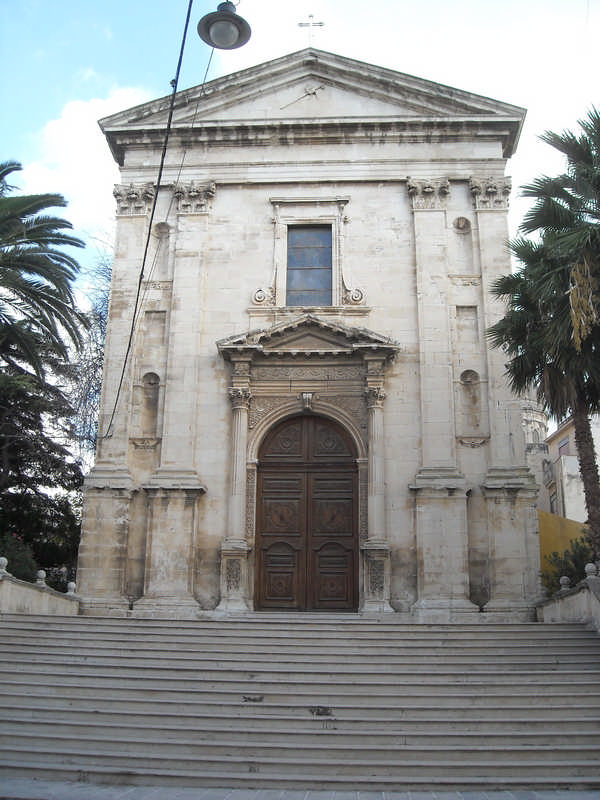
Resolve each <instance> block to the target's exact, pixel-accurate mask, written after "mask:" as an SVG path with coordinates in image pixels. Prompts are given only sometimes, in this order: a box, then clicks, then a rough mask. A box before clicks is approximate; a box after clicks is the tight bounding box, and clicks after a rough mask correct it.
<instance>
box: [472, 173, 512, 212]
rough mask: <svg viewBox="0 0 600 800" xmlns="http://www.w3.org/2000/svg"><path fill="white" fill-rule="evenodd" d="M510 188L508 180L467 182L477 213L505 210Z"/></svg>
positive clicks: (487, 179) (478, 179) (479, 179)
mask: <svg viewBox="0 0 600 800" xmlns="http://www.w3.org/2000/svg"><path fill="white" fill-rule="evenodd" d="M511 188H512V184H511V180H510V178H501V179H499V180H494V178H484V179H481V178H471V179H470V181H469V189H470V190H471V195H472V196H473V204H474V205H475V208H476V209H477V210H478V211H481V210H492V211H494V210H496V211H503V210H505V209H507V208H508V199H509V196H510V190H511Z"/></svg>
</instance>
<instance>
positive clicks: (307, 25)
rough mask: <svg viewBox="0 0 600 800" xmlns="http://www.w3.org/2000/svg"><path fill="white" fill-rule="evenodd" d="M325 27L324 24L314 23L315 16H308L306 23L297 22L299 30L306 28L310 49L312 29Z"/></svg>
mask: <svg viewBox="0 0 600 800" xmlns="http://www.w3.org/2000/svg"><path fill="white" fill-rule="evenodd" d="M324 25H325V23H324V22H315V15H314V14H309V15H308V22H299V23H298V27H299V28H308V46H309V47H310V46H311V44H312V42H313V28H322V27H323V26H324Z"/></svg>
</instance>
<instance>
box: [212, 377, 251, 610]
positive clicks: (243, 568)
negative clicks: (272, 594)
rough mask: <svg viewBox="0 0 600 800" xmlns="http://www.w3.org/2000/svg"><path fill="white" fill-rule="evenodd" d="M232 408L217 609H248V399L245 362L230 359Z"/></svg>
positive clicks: (249, 395)
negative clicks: (228, 469) (228, 474)
mask: <svg viewBox="0 0 600 800" xmlns="http://www.w3.org/2000/svg"><path fill="white" fill-rule="evenodd" d="M233 372H234V375H233V381H234V384H237V385H234V386H232V387H231V388H230V389H229V399H230V400H231V407H232V441H231V483H230V489H229V498H228V502H227V507H228V517H227V537H226V539H225V541H224V542H223V544H222V545H221V581H220V582H221V602H220V603H219V605H218V610H219V611H246V610H247V609H248V597H249V586H248V552H249V547H248V543H247V541H246V485H247V481H248V477H247V463H246V460H247V444H248V408H249V405H250V400H251V397H252V395H251V393H250V388H249V385H248V384H249V363H248V362H242V363H241V364H240V363H239V362H234V368H233Z"/></svg>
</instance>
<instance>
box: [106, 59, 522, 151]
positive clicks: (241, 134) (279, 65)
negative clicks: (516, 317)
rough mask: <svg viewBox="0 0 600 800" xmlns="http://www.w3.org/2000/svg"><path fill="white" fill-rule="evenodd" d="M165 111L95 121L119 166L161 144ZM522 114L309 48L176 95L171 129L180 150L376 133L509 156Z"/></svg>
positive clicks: (161, 107) (150, 108)
mask: <svg viewBox="0 0 600 800" xmlns="http://www.w3.org/2000/svg"><path fill="white" fill-rule="evenodd" d="M169 105H170V97H164V98H160V99H158V100H155V101H152V102H150V103H144V104H142V105H139V106H137V107H135V108H132V109H129V110H127V111H123V112H120V113H118V114H114V115H112V116H110V117H106V118H104V119H103V120H101V121H100V126H101V128H102V130H103V131H104V133H105V135H106V137H107V139H108V140H109V145H110V147H111V150H112V152H113V155H114V157H115V159H116V160H117V161H118V162H119V163H121V164H122V163H123V156H124V150H125V149H126V148H127V147H128V146H131V145H133V144H134V143H136V142H137V144H138V145H139V144H141V145H144V146H146V147H147V146H149V145H151V144H152V143H153V141H154V137H157V140H158V139H160V137H161V134H162V132H164V128H165V124H166V121H167V118H168V113H169ZM524 115H525V112H524V109H522V108H519V107H517V106H513V105H509V104H507V103H502V102H500V101H497V100H493V99H490V98H487V97H483V96H481V95H476V94H473V93H470V92H465V91H462V90H459V89H455V88H452V87H449V86H444V85H442V84H439V83H435V82H433V81H428V80H424V79H422V78H417V77H414V76H412V75H406V74H404V73H400V72H396V71H394V70H390V69H385V68H382V67H378V66H374V65H372V64H365V63H363V62H360V61H356V60H354V59H350V58H346V57H343V56H338V55H334V54H332V53H326V52H324V51H321V50H316V49H314V48H308V49H305V50H301V51H299V52H296V53H292V54H290V55H287V56H283V57H282V58H278V59H275V60H273V61H270V62H267V63H264V64H259V65H257V66H254V67H250V68H249V69H245V70H242V71H240V72H236V73H233V74H231V75H227V76H224V77H222V78H217V79H216V80H214V81H210V82H209V83H207V84H205V85H204V86H196V87H193V88H191V89H188V90H185V91H182V92H179V93H178V94H177V97H176V100H175V107H174V117H173V128H172V130H173V136H174V137H175V138H176V139H177V138H179V139H180V140H185V141H186V143H187V144H194V143H196V142H210V143H216V142H218V141H222V142H223V143H225V144H227V145H230V146H231V145H233V146H236V145H238V146H240V145H243V146H244V147H248V146H249V145H252V144H273V143H274V142H275V143H277V137H278V136H280V135H281V136H284V137H285V136H286V135H293V136H294V140H295V141H298V137H301V138H303V139H304V140H305V141H306V140H308V139H313V140H314V141H327V142H332V143H333V142H335V141H340V140H343V139H344V138H346V140H348V137H349V138H350V139H352V138H354V139H355V140H356V139H358V138H371V137H372V136H373V135H374V133H375V132H376V133H377V135H378V136H379V137H380V138H381V137H391V138H399V139H403V140H406V139H407V138H410V137H417V138H418V139H419V140H420V141H435V140H437V138H438V137H441V138H445V139H457V138H462V139H464V138H465V137H466V138H478V139H480V138H481V136H491V137H493V138H494V139H495V140H496V141H498V140H500V141H501V142H502V147H503V152H504V157H506V158H507V157H509V156H510V155H512V153H513V151H514V148H515V146H516V143H517V140H518V137H519V134H520V130H521V126H522V124H523V119H524ZM260 117H262V118H260ZM316 120H318V121H316ZM274 137H275V138H274ZM282 143H284V142H282Z"/></svg>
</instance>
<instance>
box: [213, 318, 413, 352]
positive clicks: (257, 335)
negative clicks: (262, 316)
mask: <svg viewBox="0 0 600 800" xmlns="http://www.w3.org/2000/svg"><path fill="white" fill-rule="evenodd" d="M217 347H218V349H219V352H220V353H221V355H222V356H223V357H224V358H232V357H235V355H236V354H237V355H238V356H242V355H251V356H254V355H259V354H260V355H263V356H266V357H269V356H280V357H281V356H286V355H288V356H327V355H353V354H355V353H360V352H365V351H369V352H372V351H376V352H379V353H380V354H383V355H386V356H391V355H393V354H394V353H395V352H397V351H398V350H399V349H400V346H399V345H398V343H397V342H395V341H393V340H392V339H390V338H389V337H386V336H381V335H379V334H377V333H374V332H373V331H369V330H367V329H366V328H353V327H350V326H347V325H342V324H340V323H336V322H331V321H329V320H327V321H326V320H322V319H319V318H318V317H316V316H315V315H313V314H303V315H301V316H299V317H296V318H294V319H292V320H286V321H285V322H281V323H279V324H277V325H273V326H271V327H268V328H263V329H259V330H251V331H247V332H246V333H242V334H236V335H235V336H230V337H229V338H227V339H222V340H221V341H220V342H217Z"/></svg>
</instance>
